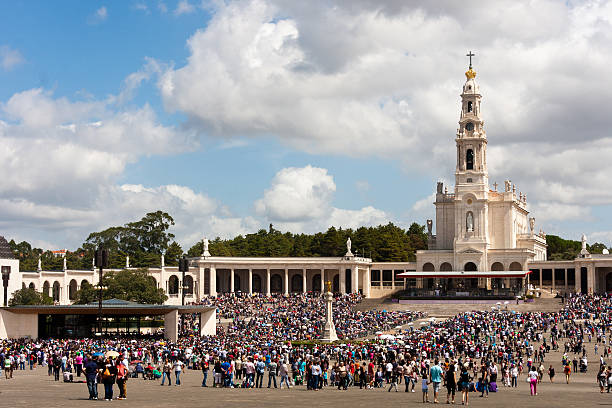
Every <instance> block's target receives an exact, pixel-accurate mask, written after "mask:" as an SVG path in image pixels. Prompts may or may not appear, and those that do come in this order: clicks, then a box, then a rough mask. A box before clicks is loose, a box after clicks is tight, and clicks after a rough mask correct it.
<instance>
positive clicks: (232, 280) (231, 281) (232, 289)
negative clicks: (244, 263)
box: [229, 267, 234, 293]
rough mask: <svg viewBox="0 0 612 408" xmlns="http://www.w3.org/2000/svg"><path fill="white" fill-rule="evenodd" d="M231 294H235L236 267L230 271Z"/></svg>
mask: <svg viewBox="0 0 612 408" xmlns="http://www.w3.org/2000/svg"><path fill="white" fill-rule="evenodd" d="M229 291H230V293H234V267H232V268H231V269H230V290H229Z"/></svg>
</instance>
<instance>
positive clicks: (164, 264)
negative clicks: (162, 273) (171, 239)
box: [161, 252, 166, 269]
mask: <svg viewBox="0 0 612 408" xmlns="http://www.w3.org/2000/svg"><path fill="white" fill-rule="evenodd" d="M165 266H166V257H165V256H164V253H163V252H162V254H161V267H162V269H163V268H164V267H165Z"/></svg>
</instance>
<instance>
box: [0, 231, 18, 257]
mask: <svg viewBox="0 0 612 408" xmlns="http://www.w3.org/2000/svg"><path fill="white" fill-rule="evenodd" d="M0 259H15V254H13V251H12V250H11V246H10V245H9V243H8V242H7V241H6V239H4V237H3V236H1V235H0Z"/></svg>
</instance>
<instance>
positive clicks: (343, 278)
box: [338, 267, 346, 295]
mask: <svg viewBox="0 0 612 408" xmlns="http://www.w3.org/2000/svg"><path fill="white" fill-rule="evenodd" d="M338 282H339V283H340V288H339V289H340V293H341V294H343V295H344V294H345V293H346V271H345V270H344V268H341V267H338Z"/></svg>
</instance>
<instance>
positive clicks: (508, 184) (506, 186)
mask: <svg viewBox="0 0 612 408" xmlns="http://www.w3.org/2000/svg"><path fill="white" fill-rule="evenodd" d="M504 187H505V191H506V193H507V192H509V191H510V189H511V188H512V183H510V180H505V181H504Z"/></svg>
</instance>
